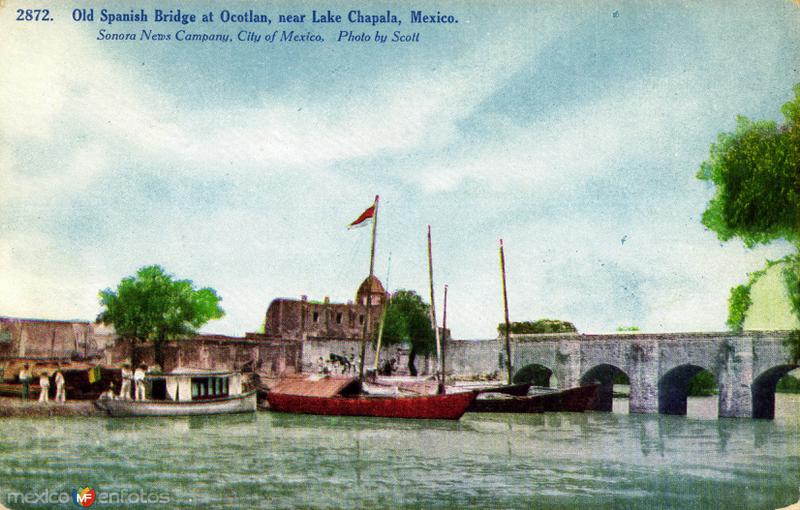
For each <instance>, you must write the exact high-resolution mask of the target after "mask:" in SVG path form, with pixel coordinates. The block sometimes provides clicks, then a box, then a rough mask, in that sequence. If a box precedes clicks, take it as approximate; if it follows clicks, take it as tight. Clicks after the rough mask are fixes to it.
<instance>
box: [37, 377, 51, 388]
mask: <svg viewBox="0 0 800 510" xmlns="http://www.w3.org/2000/svg"><path fill="white" fill-rule="evenodd" d="M39 386H41V387H42V388H49V387H50V378H48V377H47V376H46V375H40V376H39Z"/></svg>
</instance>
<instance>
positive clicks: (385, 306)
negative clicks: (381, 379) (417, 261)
mask: <svg viewBox="0 0 800 510" xmlns="http://www.w3.org/2000/svg"><path fill="white" fill-rule="evenodd" d="M391 270H392V252H389V267H388V268H387V269H386V287H385V289H386V291H387V292H388V291H389V273H390V272H391ZM388 309H389V302H388V301H387V302H385V303H383V308H382V310H381V319H380V322H379V323H378V345H376V346H375V374H376V375H377V373H378V368H379V367H378V364H379V363H380V355H381V340H382V339H383V323H384V321H385V319H386V312H387V311H388Z"/></svg>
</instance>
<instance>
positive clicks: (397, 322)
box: [381, 290, 436, 374]
mask: <svg viewBox="0 0 800 510" xmlns="http://www.w3.org/2000/svg"><path fill="white" fill-rule="evenodd" d="M381 341H382V343H383V344H384V345H397V344H404V345H408V346H409V347H410V349H411V351H410V353H409V369H410V370H411V372H412V374H413V373H414V372H415V369H414V367H413V365H414V359H415V358H416V356H417V355H425V354H431V353H433V352H435V351H436V338H435V335H434V331H433V326H431V319H430V305H428V304H427V303H425V302H423V301H422V298H421V297H420V296H419V295H418V294H417V293H416V292H414V291H413V290H398V291H397V292H395V293H394V294H393V295H392V298H391V300H390V301H389V306H388V308H387V309H386V314H385V315H384V318H383V338H382V340H381Z"/></svg>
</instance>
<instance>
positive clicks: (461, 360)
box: [448, 331, 798, 418]
mask: <svg viewBox="0 0 800 510" xmlns="http://www.w3.org/2000/svg"><path fill="white" fill-rule="evenodd" d="M787 335H788V332H786V331H770V332H746V333H743V334H737V333H730V332H727V333H668V334H629V333H625V334H611V335H578V334H553V335H515V336H514V337H513V338H512V347H511V352H512V354H511V356H512V366H513V369H514V373H515V374H518V373H519V372H520V371H522V370H525V371H526V372H528V373H538V374H539V380H537V381H535V382H536V383H539V384H541V383H545V385H546V382H547V380H549V378H550V375H555V377H556V378H557V380H558V386H559V387H562V388H567V387H571V386H576V385H579V384H585V383H589V382H592V381H597V382H599V383H600V384H601V386H600V391H599V399H598V402H597V406H596V409H597V410H601V411H610V410H611V403H612V393H613V380H614V378H615V376H616V375H618V374H619V373H620V372H622V373H624V374H625V375H627V377H628V379H629V380H630V412H632V413H663V414H686V398H687V393H688V386H689V381H690V379H691V378H692V377H693V376H694V375H696V374H697V373H698V372H700V371H701V370H703V369H705V370H708V371H709V372H711V374H713V375H714V378H715V379H716V383H717V388H718V390H719V413H718V414H719V416H720V417H745V418H750V417H752V418H772V417H774V413H775V386H776V384H777V383H778V380H779V379H780V378H781V377H783V376H784V375H785V374H786V373H788V372H789V371H791V370H793V369H795V368H798V365H797V364H792V363H791V362H790V361H789V359H790V356H789V353H788V350H787V349H786V348H785V347H784V345H783V340H784V338H786V336H787ZM501 346H502V344H501V341H499V340H483V341H469V340H460V341H454V342H452V343H451V346H450V347H448V356H449V360H448V361H449V362H448V372H451V373H454V374H459V375H468V374H475V373H480V372H492V371H499V372H500V373H501V374H504V373H505V359H504V350H503V349H502V348H501ZM532 368H537V369H538V370H531V369H532Z"/></svg>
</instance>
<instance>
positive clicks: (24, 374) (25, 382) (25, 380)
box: [19, 363, 31, 400]
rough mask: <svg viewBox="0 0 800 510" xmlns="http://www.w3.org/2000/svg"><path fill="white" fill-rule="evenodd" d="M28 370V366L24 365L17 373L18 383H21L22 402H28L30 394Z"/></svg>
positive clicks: (29, 374) (29, 373)
mask: <svg viewBox="0 0 800 510" xmlns="http://www.w3.org/2000/svg"><path fill="white" fill-rule="evenodd" d="M28 368H29V367H28V364H27V363H25V364H24V365H23V366H22V370H20V372H19V382H21V383H22V400H28V397H30V394H31V371H30V370H29V369H28Z"/></svg>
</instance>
